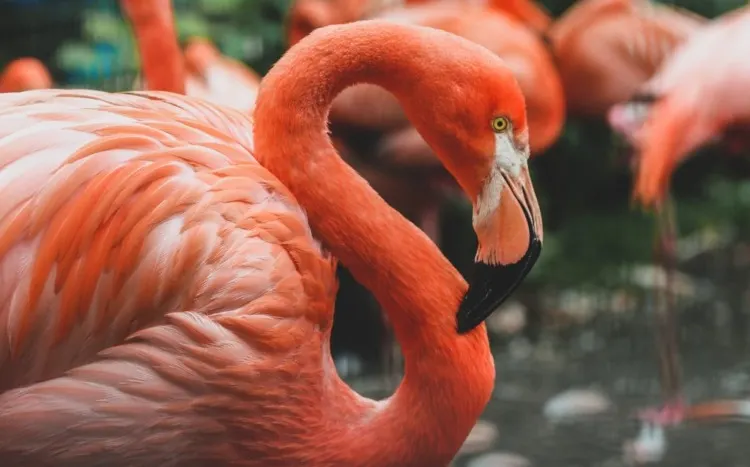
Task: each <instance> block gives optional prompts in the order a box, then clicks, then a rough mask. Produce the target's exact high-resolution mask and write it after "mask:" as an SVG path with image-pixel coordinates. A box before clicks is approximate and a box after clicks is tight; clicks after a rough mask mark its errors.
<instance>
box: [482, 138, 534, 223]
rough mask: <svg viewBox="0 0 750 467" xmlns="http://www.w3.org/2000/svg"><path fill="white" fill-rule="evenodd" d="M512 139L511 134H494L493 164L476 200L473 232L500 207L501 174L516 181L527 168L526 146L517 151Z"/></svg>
mask: <svg viewBox="0 0 750 467" xmlns="http://www.w3.org/2000/svg"><path fill="white" fill-rule="evenodd" d="M512 138H513V137H512V134H511V132H503V133H497V134H495V163H494V164H493V165H492V168H491V169H490V175H489V177H488V178H487V180H486V181H485V182H484V186H483V187H482V191H481V192H480V193H479V197H478V199H477V203H476V208H475V210H474V216H473V222H472V223H473V225H474V229H475V230H476V229H477V227H480V226H481V225H482V224H483V223H485V222H486V221H487V220H489V218H490V216H491V215H492V214H493V213H494V212H495V211H496V210H497V209H498V208H499V207H500V197H501V196H502V195H503V193H502V191H503V185H504V184H505V181H504V180H503V176H502V172H505V173H506V174H508V175H510V176H511V177H512V178H516V179H517V178H519V177H520V176H521V173H522V170H523V169H524V168H526V167H527V166H528V160H529V150H528V145H524V146H525V149H519V148H518V147H517V146H516V145H515V144H513V139H512ZM509 195H510V196H513V195H512V194H509Z"/></svg>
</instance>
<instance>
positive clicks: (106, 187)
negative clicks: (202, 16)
mask: <svg viewBox="0 0 750 467" xmlns="http://www.w3.org/2000/svg"><path fill="white" fill-rule="evenodd" d="M360 81H367V82H372V83H374V84H378V85H381V86H383V87H385V88H386V89H388V90H390V91H391V92H393V93H394V94H395V95H396V96H398V98H399V100H400V101H401V102H402V103H403V105H404V108H405V109H406V113H407V115H408V116H409V119H410V121H412V122H413V123H414V124H415V126H416V127H417V128H418V129H419V130H420V132H421V133H422V135H423V136H424V138H425V140H426V141H428V142H429V143H430V144H431V146H432V147H433V148H434V149H435V152H436V154H437V155H438V156H439V157H440V158H441V160H443V161H444V162H445V164H446V167H447V168H448V170H450V172H451V173H452V174H453V175H454V176H455V177H456V179H457V181H458V183H459V185H460V186H461V187H462V188H463V189H464V190H465V191H466V193H467V195H468V197H469V198H470V199H471V200H472V202H473V203H474V206H475V211H474V222H473V225H474V228H475V231H476V233H477V237H478V240H479V247H478V250H477V256H476V270H475V271H474V275H473V276H472V278H471V280H470V284H469V285H468V287H467V284H466V283H465V282H464V280H463V278H462V277H461V275H460V274H459V273H458V272H457V271H456V270H455V269H453V268H452V267H451V265H450V263H449V262H448V261H447V260H446V259H445V258H444V257H443V256H442V255H441V254H440V252H439V250H438V249H437V247H436V246H435V245H434V244H433V243H432V242H430V241H428V239H427V238H426V236H425V235H424V234H423V233H421V232H420V231H419V230H418V229H417V228H416V227H415V226H414V225H413V224H411V223H409V222H408V221H406V220H405V219H404V218H403V217H401V216H400V215H399V214H398V213H397V212H396V211H394V210H393V209H391V208H390V207H388V206H387V204H385V202H384V201H383V200H382V199H380V198H379V197H378V196H377V194H376V193H375V192H374V191H373V190H372V189H371V188H370V187H369V186H368V185H367V183H366V182H365V181H364V180H363V179H361V178H359V177H358V176H357V175H356V173H355V172H354V171H353V170H351V169H350V168H349V167H348V166H347V165H346V164H345V163H343V161H342V160H341V159H340V158H339V157H338V156H337V154H336V151H335V149H334V147H333V146H332V145H331V142H330V140H329V139H328V137H327V132H326V115H327V112H328V107H329V106H330V103H331V101H332V100H333V98H334V96H335V95H336V94H337V93H338V92H340V91H341V90H342V89H343V88H344V87H346V86H348V85H350V84H352V83H356V82H360ZM434 96H440V99H436V98H435V97H434ZM254 119H255V120H254V122H255V123H254V124H253V122H252V121H251V120H250V119H249V118H248V117H247V116H245V115H244V114H242V113H241V112H239V111H237V110H234V109H230V108H227V107H223V106H218V105H214V104H211V103H209V102H206V101H203V100H200V99H197V98H190V97H186V96H181V95H177V94H173V93H166V92H137V93H127V94H109V93H105V92H100V91H82V90H44V91H28V92H24V93H13V94H6V95H2V96H0V146H2V147H3V148H4V149H5V150H4V151H3V154H4V155H5V165H4V166H3V168H2V170H0V179H1V180H2V187H3V190H4V194H5V196H3V197H1V198H0V199H2V200H3V202H2V203H1V204H0V209H2V213H3V215H2V216H1V217H0V218H2V222H1V223H0V239H2V241H0V271H3V279H4V280H3V281H1V282H0V284H2V286H1V287H0V293H2V296H3V297H4V298H5V299H4V300H2V303H3V304H4V305H3V307H2V308H0V310H1V311H0V332H2V335H3V339H0V382H1V383H2V385H3V389H4V392H2V393H1V394H0V434H2V436H0V456H1V458H2V459H3V462H4V463H6V464H7V465H35V466H40V467H43V466H51V465H54V466H80V465H106V466H108V467H120V466H123V467H124V466H128V467H141V466H143V467H153V466H157V465H159V466H186V465H216V466H219V465H227V466H229V465H232V466H264V467H269V466H270V467H272V466H289V465H305V466H311V467H315V466H342V467H343V466H347V467H358V466H359V467H366V466H374V465H378V466H402V467H409V466H413V467H419V466H425V465H430V466H433V465H435V466H437V465H447V464H448V463H449V462H450V460H451V459H452V457H453V456H454V455H455V453H456V452H457V450H458V449H459V447H460V446H461V444H462V442H463V441H464V439H465V438H466V436H467V434H468V433H469V430H470V429H471V428H472V426H473V424H474V422H475V421H476V419H477V418H478V416H479V415H480V413H481V412H482V410H483V409H484V407H485V405H486V404H487V402H488V400H489V398H490V395H491V392H492V389H493V386H494V376H495V371H494V363H493V360H492V355H491V353H490V349H489V345H488V339H487V332H486V328H485V326H484V324H483V321H484V320H485V319H486V318H487V316H488V315H489V314H490V313H491V312H492V311H493V310H494V309H495V308H496V307H497V306H498V305H499V304H500V303H502V302H503V301H504V300H505V299H506V298H507V297H508V295H509V294H511V293H512V291H513V290H514V289H515V287H517V285H518V283H519V282H520V281H522V280H523V277H524V276H525V275H526V274H527V273H528V271H529V270H530V268H531V267H533V264H534V263H535V261H536V259H537V258H538V255H539V253H540V251H541V244H542V238H543V230H542V220H541V215H540V212H539V206H538V203H537V200H536V196H535V194H534V189H533V186H532V184H531V179H530V176H529V171H528V167H527V158H528V152H529V150H528V135H527V131H528V130H527V124H526V117H525V105H524V99H523V95H522V93H521V91H520V88H519V87H518V84H517V83H516V81H515V79H514V78H513V75H512V73H511V71H510V70H509V69H508V68H507V67H506V66H505V64H504V63H503V62H502V60H500V59H499V58H497V56H495V55H494V54H492V53H490V52H489V51H487V50H486V49H484V48H483V47H481V46H479V45H476V44H473V43H471V42H470V41H467V40H464V39H462V38H460V37H457V36H455V35H452V34H449V33H446V32H442V31H438V30H435V29H432V28H422V27H416V26H408V25H399V24H392V23H389V22H385V21H363V22H359V23H355V24H349V25H342V26H332V27H327V28H322V29H320V30H318V31H316V32H314V33H313V34H311V35H310V36H308V38H306V39H304V40H302V41H300V42H299V43H298V44H297V45H296V46H295V47H293V48H292V49H291V50H289V51H288V53H287V54H285V55H284V57H282V58H281V59H280V60H279V62H278V63H276V65H275V66H274V67H273V68H272V69H271V71H270V72H269V73H268V74H267V76H266V77H265V78H264V79H263V84H262V85H261V91H260V94H259V96H258V101H257V105H256V110H255V113H254ZM308 222H309V225H308ZM322 245H325V248H324V247H323V246H322ZM328 251H330V252H331V253H330V254H329V253H328ZM334 257H335V258H338V259H340V260H341V261H342V263H344V264H345V265H347V266H348V268H349V269H350V270H351V271H352V272H353V274H354V276H355V277H356V278H357V280H359V281H360V282H361V283H362V284H364V285H366V286H367V287H368V288H370V289H371V290H372V291H373V292H374V293H375V294H376V296H377V297H378V300H379V301H380V303H381V304H382V305H383V307H384V309H385V310H386V312H387V313H388V315H389V318H390V319H391V322H392V324H393V327H394V330H395V332H396V335H397V337H398V339H399V341H400V342H401V343H402V345H403V349H404V355H405V356H406V372H405V375H404V378H403V380H402V382H401V384H400V386H399V387H398V389H397V390H396V392H395V393H394V394H393V395H392V396H391V397H390V398H388V399H386V400H384V401H372V400H368V399H365V398H363V397H361V396H359V395H358V394H356V393H354V392H353V391H352V390H351V389H350V388H349V387H347V386H346V385H345V384H344V383H343V382H342V381H341V379H340V378H339V377H338V375H337V374H336V371H335V368H334V366H333V362H332V360H331V356H330V353H329V346H328V344H329V343H328V339H329V336H330V331H331V324H332V319H331V318H332V312H333V310H332V304H333V299H334V295H335V291H336V281H335V275H334V266H335V261H336V260H334Z"/></svg>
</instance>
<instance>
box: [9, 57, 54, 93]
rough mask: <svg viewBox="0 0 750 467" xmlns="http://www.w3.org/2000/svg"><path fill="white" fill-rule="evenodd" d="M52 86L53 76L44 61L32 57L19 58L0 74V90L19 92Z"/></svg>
mask: <svg viewBox="0 0 750 467" xmlns="http://www.w3.org/2000/svg"><path fill="white" fill-rule="evenodd" d="M51 87H52V76H50V74H49V70H47V67H46V66H44V64H43V63H42V62H40V61H39V60H37V59H36V58H32V57H23V58H17V59H15V60H13V61H12V62H10V63H9V64H8V65H6V66H5V69H3V72H2V74H1V75H0V92H18V91H26V90H30V89H47V88H51Z"/></svg>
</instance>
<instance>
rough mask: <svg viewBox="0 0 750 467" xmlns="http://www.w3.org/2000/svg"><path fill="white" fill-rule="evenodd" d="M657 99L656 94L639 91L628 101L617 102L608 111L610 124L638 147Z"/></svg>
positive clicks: (628, 141)
mask: <svg viewBox="0 0 750 467" xmlns="http://www.w3.org/2000/svg"><path fill="white" fill-rule="evenodd" d="M657 99H658V98H657V97H656V96H655V95H654V94H651V93H639V94H636V95H635V96H633V97H632V98H631V99H630V100H628V101H626V102H621V103H619V104H615V105H614V106H612V108H610V109H609V112H607V121H608V123H609V126H610V127H611V128H612V130H614V131H615V133H617V134H618V135H620V136H621V137H622V138H624V139H625V141H627V143H628V144H629V145H630V146H632V147H633V148H634V149H637V148H638V147H640V145H641V142H642V139H643V135H642V130H643V128H644V125H645V123H646V120H647V119H648V116H649V113H650V112H651V108H652V107H653V105H654V103H655V102H656V101H657Z"/></svg>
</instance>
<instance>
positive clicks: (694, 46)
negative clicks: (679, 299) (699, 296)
mask: <svg viewBox="0 0 750 467" xmlns="http://www.w3.org/2000/svg"><path fill="white" fill-rule="evenodd" d="M730 42H731V43H732V44H733V46H732V47H731V48H728V47H726V44H727V43H730ZM748 52H750V7H743V8H741V9H738V10H735V11H733V12H730V13H729V14H726V15H724V16H722V17H719V18H717V19H716V20H714V21H712V22H710V23H709V24H708V25H706V26H705V27H704V28H703V29H702V30H700V31H698V32H696V33H695V34H694V35H692V36H691V37H690V38H689V39H688V40H687V41H686V42H685V43H684V44H683V45H682V46H681V47H680V48H679V49H678V50H677V51H676V52H675V53H674V55H673V56H672V57H670V58H669V59H668V60H667V61H666V63H665V64H664V65H663V67H662V68H661V69H660V70H659V72H658V73H657V74H656V75H655V76H654V77H653V78H652V79H651V80H649V81H648V82H647V83H645V84H644V85H643V87H642V88H641V91H640V92H641V93H642V94H646V93H650V94H651V95H653V96H655V100H654V103H653V107H652V108H651V110H650V112H649V113H648V117H647V120H646V121H645V123H644V124H643V126H642V127H641V128H640V129H639V130H638V133H637V134H636V135H635V137H634V139H635V140H636V142H637V147H638V149H639V152H640V155H639V164H638V169H637V175H636V182H635V186H634V197H635V199H636V200H637V201H638V202H640V203H641V204H643V205H644V206H647V207H655V208H656V209H657V210H663V209H664V207H663V204H664V201H665V199H666V193H667V191H668V185H669V178H670V175H671V173H672V172H673V171H674V169H675V168H676V167H677V166H678V164H679V163H680V162H681V161H683V160H685V159H686V158H687V157H688V156H689V155H690V154H691V153H692V152H693V151H694V150H695V149H697V148H698V147H700V146H702V145H704V144H706V143H707V142H709V141H711V140H713V139H715V138H718V137H719V136H720V135H721V134H722V133H723V132H724V131H726V130H730V129H741V128H745V129H746V128H747V125H748V123H750V98H748V97H747V96H746V93H744V92H743V90H744V86H745V84H746V83H747V82H748V81H750V66H748V64H747V63H746V61H745V55H744V54H746V53H748ZM688 77H689V79H686V78H688ZM616 111H618V109H617V108H615V109H613V112H616ZM674 328H675V324H674V317H673V316H671V315H668V316H667V317H666V318H665V322H664V323H662V325H661V326H660V328H659V330H660V334H664V335H663V336H662V337H661V341H662V345H661V347H660V351H661V353H662V359H663V360H664V361H665V362H669V365H670V366H671V367H672V368H668V369H667V371H666V372H665V373H666V376H667V383H668V388H669V391H668V393H667V403H666V404H665V406H664V408H663V409H662V410H656V411H653V410H651V411H646V413H645V414H644V416H645V417H646V418H647V419H649V420H651V421H653V422H654V423H659V424H672V423H679V422H681V421H682V420H684V419H700V418H712V417H726V416H728V415H735V416H745V417H747V416H750V409H748V407H750V403H748V402H747V401H736V402H733V401H720V402H715V403H712V402H705V403H702V404H698V405H696V406H693V407H690V406H685V405H684V404H683V403H682V397H681V395H680V391H679V389H680V388H679V381H678V380H677V375H678V369H677V368H675V367H676V365H677V363H676V361H677V358H676V355H675V354H676V344H675V343H674Z"/></svg>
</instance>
